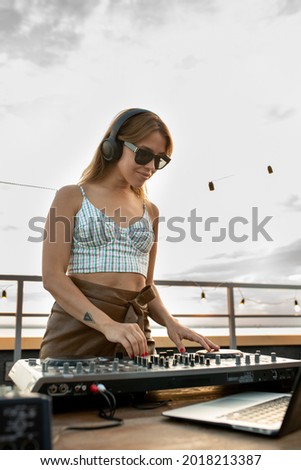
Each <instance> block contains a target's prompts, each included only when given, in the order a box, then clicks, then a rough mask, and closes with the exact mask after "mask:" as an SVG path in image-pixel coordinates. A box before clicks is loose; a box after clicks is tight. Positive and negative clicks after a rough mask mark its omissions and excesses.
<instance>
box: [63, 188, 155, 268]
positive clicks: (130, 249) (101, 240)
mask: <svg viewBox="0 0 301 470" xmlns="http://www.w3.org/2000/svg"><path fill="white" fill-rule="evenodd" d="M80 190H81V192H82V195H83V201H82V206H81V208H80V210H79V211H78V212H77V214H76V216H75V221H74V231H73V239H72V245H71V254H70V259H69V266H68V273H69V274H72V273H97V272H129V273H139V274H142V275H143V276H145V277H146V276H147V270H148V262H149V252H150V250H151V248H152V245H153V242H154V232H153V227H152V222H151V219H150V216H149V213H148V210H147V207H146V205H145V203H144V213H143V216H142V217H141V218H135V222H133V223H131V224H130V225H129V226H128V227H120V226H119V225H118V224H117V223H116V222H115V221H114V220H113V219H112V218H111V217H108V216H107V215H106V214H105V213H104V212H102V211H101V210H100V209H98V208H97V207H95V206H94V205H93V204H92V203H91V202H90V201H89V199H88V198H87V196H86V193H85V191H84V189H83V188H82V187H81V186H80Z"/></svg>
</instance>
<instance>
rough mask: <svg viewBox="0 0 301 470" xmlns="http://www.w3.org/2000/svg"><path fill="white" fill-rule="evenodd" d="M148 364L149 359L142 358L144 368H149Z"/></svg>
mask: <svg viewBox="0 0 301 470" xmlns="http://www.w3.org/2000/svg"><path fill="white" fill-rule="evenodd" d="M147 363H148V358H147V357H143V358H142V365H143V367H147Z"/></svg>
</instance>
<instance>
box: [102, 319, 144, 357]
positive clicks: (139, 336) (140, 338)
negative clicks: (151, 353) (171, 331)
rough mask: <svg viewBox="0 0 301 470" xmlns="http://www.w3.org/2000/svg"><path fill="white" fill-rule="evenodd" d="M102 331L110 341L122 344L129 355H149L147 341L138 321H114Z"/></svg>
mask: <svg viewBox="0 0 301 470" xmlns="http://www.w3.org/2000/svg"><path fill="white" fill-rule="evenodd" d="M102 331H103V334H104V335H105V337H106V338H107V340H108V341H111V342H112V343H119V344H121V345H122V346H123V347H124V349H125V350H126V352H127V354H128V355H129V357H131V358H134V357H135V356H147V354H148V347H147V341H146V338H145V335H144V333H143V331H142V330H141V328H140V327H139V325H138V324H137V323H118V322H115V321H113V322H112V323H111V324H110V325H109V326H108V327H107V328H105V330H102Z"/></svg>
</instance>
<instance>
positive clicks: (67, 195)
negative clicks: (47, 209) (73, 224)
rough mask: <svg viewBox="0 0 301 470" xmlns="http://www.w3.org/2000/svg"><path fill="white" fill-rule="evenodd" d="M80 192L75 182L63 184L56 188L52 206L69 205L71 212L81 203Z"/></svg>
mask: <svg viewBox="0 0 301 470" xmlns="http://www.w3.org/2000/svg"><path fill="white" fill-rule="evenodd" d="M82 199H83V196H82V193H81V190H80V188H79V186H78V185H77V184H70V185H67V186H63V187H61V188H60V189H58V190H57V192H56V195H55V198H54V201H53V206H57V207H62V208H63V207H69V208H70V210H71V211H72V212H76V211H77V210H78V209H79V208H80V206H81V203H82Z"/></svg>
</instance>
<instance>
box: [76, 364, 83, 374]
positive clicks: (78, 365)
mask: <svg viewBox="0 0 301 470" xmlns="http://www.w3.org/2000/svg"><path fill="white" fill-rule="evenodd" d="M82 372H83V363H82V362H77V363H76V373H77V374H82Z"/></svg>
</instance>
